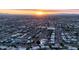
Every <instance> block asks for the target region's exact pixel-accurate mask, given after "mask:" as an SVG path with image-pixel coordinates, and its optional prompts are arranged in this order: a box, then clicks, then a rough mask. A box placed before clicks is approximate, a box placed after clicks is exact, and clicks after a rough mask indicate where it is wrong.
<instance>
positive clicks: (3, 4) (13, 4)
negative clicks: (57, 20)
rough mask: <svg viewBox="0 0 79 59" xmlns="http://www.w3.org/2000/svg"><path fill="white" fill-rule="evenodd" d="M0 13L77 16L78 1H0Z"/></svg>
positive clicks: (78, 9) (78, 12)
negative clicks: (67, 14)
mask: <svg viewBox="0 0 79 59" xmlns="http://www.w3.org/2000/svg"><path fill="white" fill-rule="evenodd" d="M17 9H18V10H17ZM28 9H29V10H28ZM0 13H8V14H59V13H70V14H79V0H72V1H71V0H0Z"/></svg>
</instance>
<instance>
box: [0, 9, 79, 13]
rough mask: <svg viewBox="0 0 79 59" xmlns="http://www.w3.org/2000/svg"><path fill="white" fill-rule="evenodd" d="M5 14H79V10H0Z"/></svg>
mask: <svg viewBox="0 0 79 59" xmlns="http://www.w3.org/2000/svg"><path fill="white" fill-rule="evenodd" d="M0 13H4V14H40V13H42V14H62V13H66V14H79V9H64V10H58V9H56V10H53V9H52V10H46V9H0Z"/></svg>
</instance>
